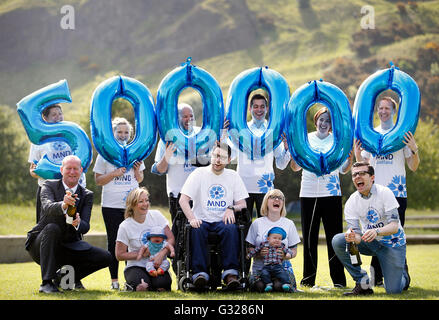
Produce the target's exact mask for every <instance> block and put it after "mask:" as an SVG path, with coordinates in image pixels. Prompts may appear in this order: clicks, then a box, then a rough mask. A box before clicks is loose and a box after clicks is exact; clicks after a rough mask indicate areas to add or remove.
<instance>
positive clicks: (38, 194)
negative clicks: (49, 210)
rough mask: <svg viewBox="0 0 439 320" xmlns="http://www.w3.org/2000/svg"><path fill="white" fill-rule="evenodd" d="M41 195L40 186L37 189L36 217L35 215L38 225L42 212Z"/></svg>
mask: <svg viewBox="0 0 439 320" xmlns="http://www.w3.org/2000/svg"><path fill="white" fill-rule="evenodd" d="M40 193H41V187H40V186H39V185H38V189H37V199H36V212H35V213H36V215H35V220H36V223H38V221H40V212H41V199H40Z"/></svg>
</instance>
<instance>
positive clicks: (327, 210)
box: [300, 196, 346, 287]
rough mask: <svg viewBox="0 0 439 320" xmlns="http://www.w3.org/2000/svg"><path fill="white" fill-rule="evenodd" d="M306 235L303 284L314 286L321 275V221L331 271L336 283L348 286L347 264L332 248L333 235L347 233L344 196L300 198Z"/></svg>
mask: <svg viewBox="0 0 439 320" xmlns="http://www.w3.org/2000/svg"><path fill="white" fill-rule="evenodd" d="M300 207H301V223H302V236H303V279H302V281H301V284H302V285H306V286H314V285H315V280H316V275H317V260H318V259H317V247H318V241H319V229H320V221H322V222H323V227H324V230H325V236H326V246H327V251H328V259H329V273H330V276H331V279H332V282H333V284H334V285H341V286H343V287H345V286H346V276H345V273H344V267H343V264H342V263H341V262H340V260H339V259H338V258H337V256H336V255H335V252H334V249H333V248H332V243H331V241H332V238H333V237H334V236H335V235H336V234H338V233H342V232H343V213H342V199H341V197H340V196H333V197H320V198H300Z"/></svg>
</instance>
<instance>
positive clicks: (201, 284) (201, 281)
mask: <svg viewBox="0 0 439 320" xmlns="http://www.w3.org/2000/svg"><path fill="white" fill-rule="evenodd" d="M206 285H207V279H206V278H205V277H204V276H202V275H199V276H198V277H196V278H195V280H194V286H195V287H197V288H198V289H204V288H205V287H206Z"/></svg>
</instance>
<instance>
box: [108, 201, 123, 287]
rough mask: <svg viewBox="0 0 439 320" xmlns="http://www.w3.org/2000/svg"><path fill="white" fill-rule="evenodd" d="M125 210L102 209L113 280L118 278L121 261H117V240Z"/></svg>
mask: <svg viewBox="0 0 439 320" xmlns="http://www.w3.org/2000/svg"><path fill="white" fill-rule="evenodd" d="M124 212H125V209H118V208H106V207H102V216H103V217H104V223H105V229H106V230H107V249H108V251H109V252H110V254H111V263H110V266H109V269H110V276H111V279H117V278H118V271H119V261H118V260H117V259H116V254H115V249H116V238H117V231H118V230H119V225H120V224H121V223H122V221H123V220H124Z"/></svg>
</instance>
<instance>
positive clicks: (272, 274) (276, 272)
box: [261, 263, 290, 285]
mask: <svg viewBox="0 0 439 320" xmlns="http://www.w3.org/2000/svg"><path fill="white" fill-rule="evenodd" d="M273 278H276V279H278V280H279V281H280V282H281V283H282V284H290V277H289V276H288V273H287V271H286V270H285V269H284V267H283V265H282V264H281V263H279V264H268V265H265V266H264V268H262V272H261V280H262V281H263V282H264V284H265V285H267V284H271V285H273V281H272V279H273Z"/></svg>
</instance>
